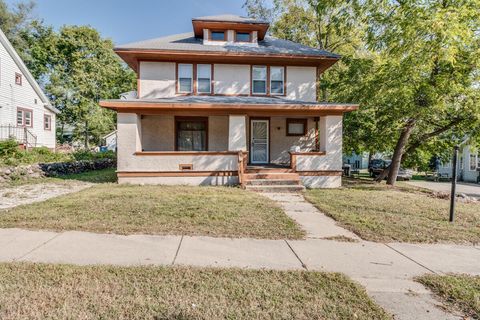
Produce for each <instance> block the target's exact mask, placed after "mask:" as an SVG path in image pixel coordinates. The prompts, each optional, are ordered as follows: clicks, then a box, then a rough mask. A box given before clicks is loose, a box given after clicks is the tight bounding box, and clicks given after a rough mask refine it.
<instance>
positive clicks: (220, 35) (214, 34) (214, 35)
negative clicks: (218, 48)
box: [210, 31, 225, 41]
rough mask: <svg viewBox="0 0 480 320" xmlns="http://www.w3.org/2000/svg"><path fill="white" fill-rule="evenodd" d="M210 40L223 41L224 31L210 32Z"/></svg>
mask: <svg viewBox="0 0 480 320" xmlns="http://www.w3.org/2000/svg"><path fill="white" fill-rule="evenodd" d="M210 40H213V41H225V31H212V32H211V33H210Z"/></svg>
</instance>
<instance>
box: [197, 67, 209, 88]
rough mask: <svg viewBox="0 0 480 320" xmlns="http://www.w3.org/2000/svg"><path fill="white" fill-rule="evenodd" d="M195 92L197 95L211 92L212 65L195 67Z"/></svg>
mask: <svg viewBox="0 0 480 320" xmlns="http://www.w3.org/2000/svg"><path fill="white" fill-rule="evenodd" d="M197 92H198V93H211V92H212V65H211V64H198V65H197Z"/></svg>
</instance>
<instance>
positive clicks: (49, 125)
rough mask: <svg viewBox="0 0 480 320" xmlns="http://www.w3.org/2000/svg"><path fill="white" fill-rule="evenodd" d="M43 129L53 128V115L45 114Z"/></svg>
mask: <svg viewBox="0 0 480 320" xmlns="http://www.w3.org/2000/svg"><path fill="white" fill-rule="evenodd" d="M43 129H45V130H52V116H51V115H48V114H45V115H44V116H43Z"/></svg>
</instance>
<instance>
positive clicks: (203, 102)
mask: <svg viewBox="0 0 480 320" xmlns="http://www.w3.org/2000/svg"><path fill="white" fill-rule="evenodd" d="M100 105H101V106H102V107H104V108H108V109H112V110H116V111H119V112H132V113H145V112H146V113H149V112H153V111H156V112H157V113H158V112H161V111H201V112H205V113H207V114H208V113H209V112H212V113H218V112H223V113H227V114H228V113H234V114H247V113H259V112H263V113H272V114H295V113H298V114H302V115H304V114H310V115H326V114H342V113H344V112H350V111H354V110H357V109H358V104H350V103H327V102H311V101H300V100H289V99H285V98H282V97H251V96H177V97H170V98H158V99H129V100H126V99H112V100H102V101H100Z"/></svg>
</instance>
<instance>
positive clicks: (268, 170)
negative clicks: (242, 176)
mask: <svg viewBox="0 0 480 320" xmlns="http://www.w3.org/2000/svg"><path fill="white" fill-rule="evenodd" d="M293 172H295V171H294V170H293V169H291V168H248V167H247V169H246V170H245V173H293Z"/></svg>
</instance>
